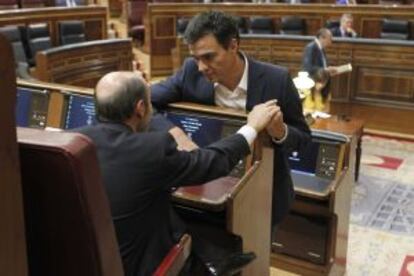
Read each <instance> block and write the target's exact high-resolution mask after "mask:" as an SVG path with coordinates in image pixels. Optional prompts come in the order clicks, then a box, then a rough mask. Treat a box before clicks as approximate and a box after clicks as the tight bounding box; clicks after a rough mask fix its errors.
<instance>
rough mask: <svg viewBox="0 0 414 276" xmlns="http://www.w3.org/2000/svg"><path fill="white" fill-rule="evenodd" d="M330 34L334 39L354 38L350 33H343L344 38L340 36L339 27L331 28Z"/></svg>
mask: <svg viewBox="0 0 414 276" xmlns="http://www.w3.org/2000/svg"><path fill="white" fill-rule="evenodd" d="M331 32H332V36H335V37H356V35H355V34H354V33H351V32H345V36H342V33H341V27H336V28H332V29H331Z"/></svg>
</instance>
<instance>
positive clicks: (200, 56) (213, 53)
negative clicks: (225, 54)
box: [190, 51, 216, 59]
mask: <svg viewBox="0 0 414 276" xmlns="http://www.w3.org/2000/svg"><path fill="white" fill-rule="evenodd" d="M215 54H216V52H214V51H210V52H205V53H202V54H199V55H196V54H194V53H190V56H191V57H193V58H195V59H197V58H202V57H206V56H211V55H215Z"/></svg>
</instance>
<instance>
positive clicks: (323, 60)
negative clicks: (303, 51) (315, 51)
mask: <svg viewBox="0 0 414 276" xmlns="http://www.w3.org/2000/svg"><path fill="white" fill-rule="evenodd" d="M315 43H316V45H318V48H319V50H320V51H321V54H322V63H323V68H327V67H328V64H327V62H326V56H325V51H324V50H323V47H322V45H321V43H320V42H319V40H318V39H316V38H315Z"/></svg>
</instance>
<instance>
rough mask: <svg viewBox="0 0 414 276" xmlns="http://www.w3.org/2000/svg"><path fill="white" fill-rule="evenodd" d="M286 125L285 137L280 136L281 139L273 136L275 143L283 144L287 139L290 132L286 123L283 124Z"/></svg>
mask: <svg viewBox="0 0 414 276" xmlns="http://www.w3.org/2000/svg"><path fill="white" fill-rule="evenodd" d="M283 125H284V126H285V135H283V137H282V138H280V139H276V138H274V137H272V141H273V143H275V144H279V145H280V144H283V142H285V140H286V138H287V136H288V133H289V128H288V127H287V125H286V124H283Z"/></svg>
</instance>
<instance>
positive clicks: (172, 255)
mask: <svg viewBox="0 0 414 276" xmlns="http://www.w3.org/2000/svg"><path fill="white" fill-rule="evenodd" d="M206 11H221V12H224V13H226V14H231V15H232V16H234V18H235V22H237V24H238V31H239V33H240V39H239V45H240V46H239V48H240V51H241V52H242V53H243V54H244V55H246V56H248V57H249V58H252V59H255V60H258V61H260V62H265V63H269V64H273V65H278V66H283V67H285V68H286V69H287V71H288V73H289V75H290V77H291V78H292V80H293V82H292V83H293V84H294V85H295V86H296V89H297V90H298V92H299V96H300V99H301V101H302V102H301V104H302V106H303V113H304V114H303V115H304V116H303V117H304V118H305V120H306V123H307V125H308V127H309V129H310V139H309V140H310V141H309V143H308V144H307V146H306V147H305V148H301V150H294V151H290V152H287V151H286V152H287V153H286V155H287V164H288V169H289V172H290V176H291V179H292V182H293V188H294V193H295V197H294V199H293V201H292V203H291V206H290V209H289V211H288V213H287V214H286V216H285V217H284V218H283V220H282V221H281V222H280V223H278V224H277V227H276V230H275V232H273V230H272V229H273V228H272V217H271V213H272V200H274V198H272V194H273V193H274V187H273V186H274V185H278V183H277V182H275V183H274V175H276V174H277V173H278V172H279V171H278V167H279V166H281V164H279V162H276V161H275V160H277V159H276V158H274V156H276V155H278V154H279V152H278V151H283V154H285V151H284V149H281V147H278V146H275V145H274V143H275V142H274V141H273V139H272V137H270V135H269V134H268V132H266V131H262V132H260V133H259V134H258V136H257V138H256V139H255V141H254V144H253V145H252V147H251V152H250V154H249V155H247V156H246V157H245V158H243V159H241V160H239V162H238V164H237V165H236V166H235V167H234V169H233V170H231V172H230V173H229V174H228V175H226V176H224V177H221V178H217V179H213V180H211V181H208V182H207V183H203V185H195V186H192V185H190V186H183V187H176V188H174V189H172V190H171V191H170V194H171V196H170V200H171V202H172V203H171V205H172V206H173V209H174V211H175V213H176V214H178V216H179V217H180V218H181V219H182V220H183V221H184V222H185V223H186V224H188V225H191V227H194V228H203V227H204V226H205V227H206V228H204V230H203V229H201V231H204V232H206V233H205V234H206V235H210V236H212V237H213V239H217V243H219V244H220V235H221V234H220V233H224V232H225V233H230V234H231V235H233V236H235V237H237V241H238V247H240V248H238V250H240V251H242V252H254V254H255V256H256V257H255V259H254V260H253V261H252V262H251V263H249V264H248V265H246V266H245V267H243V268H242V269H241V271H238V272H237V274H235V275H246V276H266V275H272V276H274V275H281V276H291V275H304V276H307V275H310V276H313V275H348V276H354V275H355V276H359V275H361V276H362V275H364V276H365V275H385V276H388V275H390V276H392V275H400V276H405V275H414V211H413V210H414V184H413V183H414V123H413V121H412V118H413V117H414V1H412V0H356V2H355V1H352V2H351V1H334V0H307V1H304V0H302V1H300V0H299V1H297V0H295V1H288V0H287V1H284V0H270V1H252V2H250V1H245V0H239V1H237V0H236V1H234V0H231V1H200V0H198V1H179V0H177V1H171V0H156V1H155V0H154V1H146V0H0V56H1V63H0V72H1V73H0V78H1V81H0V87H1V89H0V98H1V99H0V105H1V108H0V112H1V116H0V125H1V130H0V131H1V135H0V137H1V143H0V149H1V150H0V154H1V158H0V160H1V161H0V164H1V165H0V178H1V179H2V180H1V181H0V202H1V207H2V208H1V209H0V210H1V211H0V212H1V215H2V217H3V222H2V223H1V224H0V275H7V276H8V275H11V276H24V275H51V276H52V275H63V276H65V275H96V276H98V275H126V272H125V271H124V270H125V266H124V265H125V264H123V256H121V254H120V251H119V250H120V249H119V244H118V241H117V233H116V227H115V226H114V223H113V217H112V216H111V214H112V211H113V210H111V205H110V201H109V200H108V195H107V190H106V189H105V187H104V183H103V180H102V171H101V166H100V164H99V155H98V154H97V147H96V146H95V145H94V143H93V142H92V140H90V139H86V138H85V136H83V135H81V134H78V133H74V132H72V131H73V130H74V129H78V128H81V127H85V126H91V125H95V124H98V123H99V122H98V121H99V120H98V119H97V113H98V110H99V108H97V106H96V96H95V87H96V85H97V83H98V81H99V80H100V79H101V78H102V77H103V76H105V75H106V74H108V73H111V72H115V71H130V72H135V73H136V74H137V75H139V76H143V77H144V78H145V79H146V81H148V83H150V84H153V85H154V84H157V83H160V82H162V81H164V80H165V79H166V78H168V77H169V76H171V75H173V74H175V73H177V72H180V68H182V66H183V64H184V63H185V61H186V60H188V58H191V57H192V56H193V54H192V53H191V51H189V47H188V44H187V42H186V41H185V39H184V34H185V31H186V28H187V26H188V24H189V22H190V20H191V19H192V18H194V16H196V15H197V14H199V13H201V12H206ZM344 14H348V15H351V18H352V24H353V25H352V31H354V32H355V36H353V37H340V35H339V37H337V36H334V37H333V38H332V44H331V45H329V47H326V48H327V49H326V51H325V49H324V50H322V51H323V52H324V55H326V60H325V61H324V62H326V61H327V60H328V61H329V64H330V65H332V66H336V67H335V68H336V69H335V70H337V71H336V73H335V74H334V75H332V76H331V77H329V81H328V83H329V85H327V84H326V83H325V85H327V87H328V88H329V97H328V98H327V100H326V102H324V109H323V110H322V109H321V110H319V109H318V108H316V105H314V106H311V107H309V106H308V105H307V101H310V99H312V101H315V102H316V100H315V99H314V94H313V93H314V92H313V91H314V89H316V88H315V87H316V83H317V80H316V79H315V80H312V78H309V77H312V76H309V74H308V73H306V74H303V72H302V71H303V57H304V49H305V48H306V47H307V45H309V44H310V43H312V42H314V41H315V39H316V40H317V38H315V36H316V35H317V34H318V31H319V30H321V29H326V30H328V31H329V30H330V31H329V32H332V33H333V30H334V29H335V28H337V29H340V28H341V26H342V25H341V24H342V20H343V15H344ZM190 50H191V49H190ZM325 65H326V64H325ZM324 67H326V66H324ZM301 73H302V74H301ZM302 78H305V79H306V80H303V79H302ZM309 80H311V82H312V85H310V86H307V85H304V86H303V85H302V83H304V82H306V81H309ZM302 86H303V87H302ZM305 86H307V87H305ZM311 91H312V92H311ZM315 91H316V90H315ZM158 112H159V113H160V115H161V116H162V117H163V118H164V119H167V120H168V121H169V122H171V123H172V124H173V125H175V126H177V127H179V128H181V129H182V130H183V131H184V133H185V134H186V135H187V136H188V137H190V139H191V140H192V141H193V142H194V143H195V144H196V145H198V146H199V147H200V148H204V147H207V146H208V145H210V144H212V143H214V142H217V141H219V140H220V139H223V138H225V137H229V136H231V134H233V133H235V132H237V131H238V130H239V128H240V127H242V126H243V125H245V124H246V120H247V119H248V116H247V112H246V110H238V109H232V108H226V107H219V106H214V105H205V104H200V103H199V102H197V101H196V102H195V103H190V102H186V101H185V102H184V101H178V102H175V103H170V104H168V106H167V107H166V108H165V109H164V110H162V111H159V110H158ZM287 139H289V136H288V138H287ZM128 154H131V155H132V154H133V152H130V153H128ZM161 169H162V168H160V170H161ZM194 184H195V183H194ZM199 184H202V183H199ZM155 219H156V218H155ZM206 229H208V230H206ZM160 242H162V241H160ZM195 244H196V240H195V239H194V237H192V236H191V234H190V233H186V234H184V235H182V236H181V237H180V238H179V239H178V240H177V243H176V244H174V245H173V246H172V247H171V248H169V251H168V253H167V254H166V255H165V256H164V258H163V259H162V260H161V261H160V262H159V264H158V265H157V267H156V270H155V271H154V272H153V274H152V275H158V276H160V275H191V274H183V271H184V268H185V267H186V263H188V262H189V260H191V255H192V247H193V246H194V245H195ZM223 244H225V243H224V242H223ZM129 275H141V274H139V273H135V274H129ZM145 275H146V274H145ZM193 275H194V274H193ZM200 275H201V274H200ZM211 275H215V274H211ZM223 275H230V274H223Z"/></svg>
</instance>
